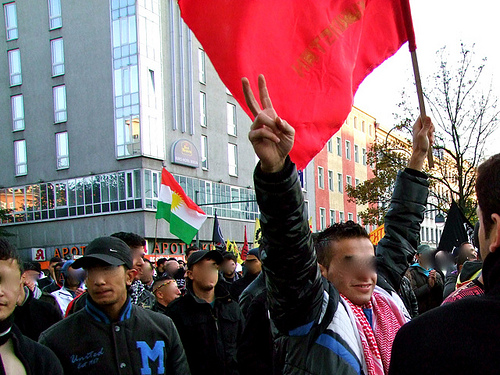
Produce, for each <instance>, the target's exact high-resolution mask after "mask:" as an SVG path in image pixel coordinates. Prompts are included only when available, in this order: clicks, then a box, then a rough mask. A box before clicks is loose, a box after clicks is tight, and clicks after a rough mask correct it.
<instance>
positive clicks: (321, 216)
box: [319, 207, 326, 230]
mask: <svg viewBox="0 0 500 375" xmlns="http://www.w3.org/2000/svg"><path fill="white" fill-rule="evenodd" d="M319 225H320V228H321V230H323V229H325V228H326V210H325V209H324V208H323V207H320V208H319Z"/></svg>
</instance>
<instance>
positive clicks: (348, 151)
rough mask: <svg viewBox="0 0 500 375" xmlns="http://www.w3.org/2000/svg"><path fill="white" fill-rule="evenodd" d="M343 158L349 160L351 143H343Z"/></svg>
mask: <svg viewBox="0 0 500 375" xmlns="http://www.w3.org/2000/svg"><path fill="white" fill-rule="evenodd" d="M345 157H346V158H347V160H351V142H349V141H345Z"/></svg>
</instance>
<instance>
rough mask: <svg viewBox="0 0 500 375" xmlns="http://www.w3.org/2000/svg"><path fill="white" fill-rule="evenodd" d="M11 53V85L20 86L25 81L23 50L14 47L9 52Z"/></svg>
mask: <svg viewBox="0 0 500 375" xmlns="http://www.w3.org/2000/svg"><path fill="white" fill-rule="evenodd" d="M8 54H9V73H10V85H11V86H18V85H20V84H22V83H23V77H22V74H21V52H20V51H19V49H13V50H10V51H9V52H8Z"/></svg>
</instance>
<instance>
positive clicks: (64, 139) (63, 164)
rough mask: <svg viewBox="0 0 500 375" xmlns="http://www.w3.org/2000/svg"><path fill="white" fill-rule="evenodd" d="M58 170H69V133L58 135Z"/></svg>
mask: <svg viewBox="0 0 500 375" xmlns="http://www.w3.org/2000/svg"><path fill="white" fill-rule="evenodd" d="M56 155H57V169H66V168H69V145H68V132H61V133H56Z"/></svg>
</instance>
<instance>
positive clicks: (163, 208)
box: [156, 168, 207, 245]
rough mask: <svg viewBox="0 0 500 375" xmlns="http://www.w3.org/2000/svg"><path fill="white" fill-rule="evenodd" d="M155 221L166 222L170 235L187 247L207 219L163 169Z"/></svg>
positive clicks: (172, 177)
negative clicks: (168, 225) (168, 224)
mask: <svg viewBox="0 0 500 375" xmlns="http://www.w3.org/2000/svg"><path fill="white" fill-rule="evenodd" d="M156 219H165V220H166V221H168V222H169V223H170V233H172V234H173V235H175V236H177V237H178V238H179V239H181V240H182V241H184V242H185V243H186V244H188V245H189V244H190V243H191V241H193V238H194V236H196V233H198V231H199V230H200V228H201V226H202V225H203V223H204V222H205V220H206V219H207V215H206V214H205V212H203V210H202V209H201V208H200V207H198V205H197V204H196V203H194V202H193V201H192V200H191V198H189V197H188V196H187V195H186V193H185V192H184V190H182V187H181V185H179V183H178V182H177V181H176V180H175V178H174V176H172V175H171V174H170V173H169V172H168V171H167V170H166V169H165V168H163V170H162V172H161V187H160V196H159V199H158V208H157V210H156Z"/></svg>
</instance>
